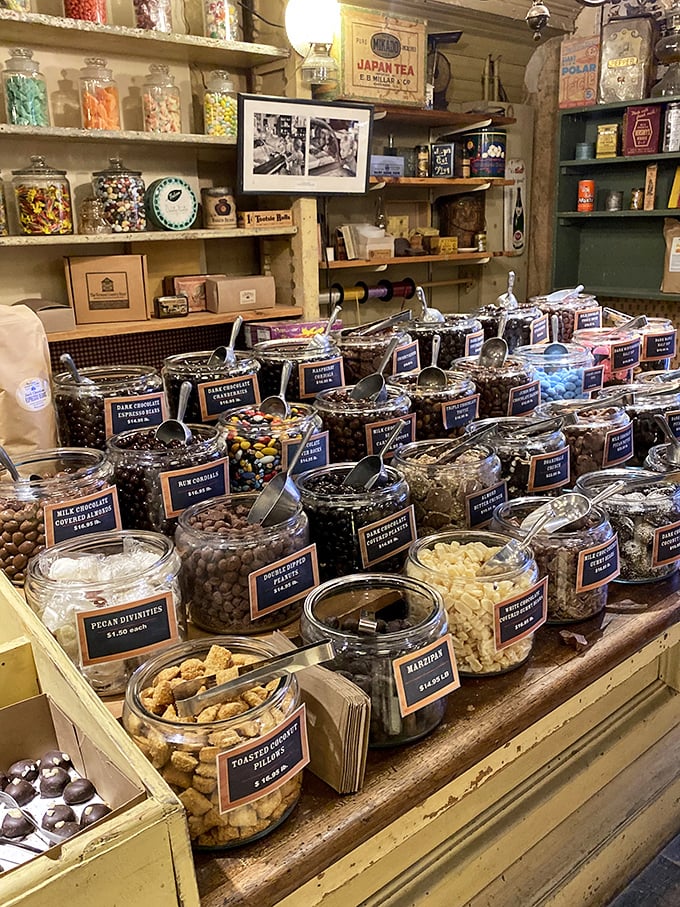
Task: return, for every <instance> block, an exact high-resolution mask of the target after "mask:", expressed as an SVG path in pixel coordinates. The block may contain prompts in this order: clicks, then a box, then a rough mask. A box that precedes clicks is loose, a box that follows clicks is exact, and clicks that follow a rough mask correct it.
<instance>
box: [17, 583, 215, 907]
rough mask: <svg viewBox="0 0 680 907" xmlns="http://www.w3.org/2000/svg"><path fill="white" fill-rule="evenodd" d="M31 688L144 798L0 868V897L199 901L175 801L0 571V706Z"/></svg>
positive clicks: (143, 904)
mask: <svg viewBox="0 0 680 907" xmlns="http://www.w3.org/2000/svg"><path fill="white" fill-rule="evenodd" d="M40 693H46V694H48V695H49V697H50V699H51V701H52V702H53V703H54V705H55V706H56V707H57V708H58V709H59V710H60V711H61V712H63V713H64V714H65V715H66V716H67V717H68V719H69V721H71V722H72V723H73V724H74V725H75V726H76V727H77V728H79V729H80V730H81V731H82V732H83V734H84V735H86V737H87V739H88V740H89V742H90V743H91V744H92V746H93V747H95V748H96V749H97V750H98V751H99V752H100V753H101V755H102V756H103V757H104V758H105V759H107V760H109V761H110V763H111V765H112V766H113V767H114V768H115V770H116V772H117V773H118V774H119V775H120V776H121V777H122V778H124V779H126V780H127V782H128V783H129V784H130V785H132V786H133V787H134V788H136V789H138V790H140V791H143V792H144V794H145V796H144V798H143V799H142V800H141V802H136V803H133V804H132V805H129V807H128V808H126V809H124V810H123V811H122V812H121V813H120V814H119V815H114V816H111V817H108V819H107V821H106V824H105V825H104V824H103V823H102V825H98V826H95V827H93V828H91V829H87V830H86V831H84V832H82V833H81V834H79V835H77V836H76V837H74V838H73V839H71V840H67V841H65V842H64V843H63V844H62V845H61V849H60V852H59V853H58V855H57V856H56V858H54V856H47V855H45V854H42V855H40V856H37V857H36V858H35V859H34V860H31V861H30V862H29V863H26V864H24V865H23V866H20V867H17V868H16V869H14V870H12V871H11V872H8V873H6V874H3V875H0V904H2V905H3V907H18V905H21V907H45V905H46V904H60V905H61V904H68V907H91V905H92V903H93V902H95V901H98V902H101V903H102V904H104V903H106V904H114V903H115V904H118V903H120V904H123V903H124V904H125V905H126V907H198V905H199V899H198V893H197V889H196V877H195V874H194V866H193V859H192V854H191V848H190V846H189V837H188V834H187V828H186V820H185V814H184V809H183V807H182V805H181V804H180V802H179V800H178V799H177V798H176V797H175V795H174V794H173V792H172V791H171V790H170V788H169V787H168V786H167V785H166V783H165V782H164V781H163V779H162V778H161V777H160V775H159V774H158V773H157V772H156V771H155V769H154V768H153V767H152V766H151V764H150V763H149V762H148V761H147V760H146V758H145V757H144V756H143V755H142V753H141V752H140V751H139V750H138V749H137V747H136V746H135V745H134V744H133V742H132V741H131V740H130V739H129V738H128V736H127V734H126V733H125V731H124V730H123V729H122V728H121V727H120V725H119V724H118V723H117V722H116V721H115V719H114V718H113V717H112V715H111V714H110V713H109V711H108V709H107V708H106V707H105V706H104V704H103V703H102V702H101V701H100V699H99V697H98V696H97V695H96V694H95V693H94V691H93V690H92V689H91V688H90V687H89V686H88V684H87V683H86V682H85V681H84V680H83V678H82V677H81V676H80V674H79V673H78V671H77V670H76V669H75V667H74V666H73V665H72V664H71V661H70V660H69V659H68V657H67V656H66V655H65V653H64V652H63V651H62V649H61V647H60V646H59V645H58V643H57V642H56V641H55V640H54V639H53V638H52V636H51V634H50V633H49V632H48V631H47V630H46V629H45V628H44V627H43V625H42V624H41V623H40V621H39V620H38V618H37V617H36V616H35V615H34V614H33V612H32V611H31V610H30V608H29V607H28V605H26V603H25V602H24V600H23V598H22V597H21V595H20V594H19V593H18V592H17V590H16V589H14V588H13V587H12V586H11V584H10V583H9V581H8V580H7V578H6V577H5V576H4V574H0V708H2V707H5V706H9V705H13V704H14V703H17V702H21V701H22V700H24V699H28V698H30V697H32V696H38V695H39V694H40Z"/></svg>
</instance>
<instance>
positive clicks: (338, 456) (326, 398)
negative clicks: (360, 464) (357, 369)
mask: <svg viewBox="0 0 680 907" xmlns="http://www.w3.org/2000/svg"><path fill="white" fill-rule="evenodd" d="M351 390H352V388H351V387H342V388H338V389H337V390H327V391H322V392H321V393H320V394H317V397H316V402H315V406H316V410H317V412H318V413H319V415H320V416H321V418H322V420H323V424H324V428H325V429H326V431H328V434H329V440H328V446H329V450H330V458H331V462H340V461H350V460H360V459H361V458H362V457H365V456H367V455H368V454H369V453H375V452H377V450H379V449H380V447H381V446H382V442H383V441H385V440H386V438H387V436H388V435H389V433H390V431H391V430H392V428H394V426H395V424H396V422H397V420H399V419H402V418H403V417H404V416H407V415H408V414H409V413H410V412H411V398H410V397H409V396H408V395H407V394H405V393H404V392H403V391H402V389H401V388H400V387H397V386H394V385H391V384H388V385H387V387H386V388H385V391H386V393H385V399H384V400H353V399H352V397H351V396H350V393H351ZM413 430H414V420H413V418H411V419H409V420H408V422H407V425H405V426H404V431H403V434H400V435H399V438H398V440H397V441H396V442H395V446H396V444H397V443H403V441H405V440H408V441H413V440H414V438H413Z"/></svg>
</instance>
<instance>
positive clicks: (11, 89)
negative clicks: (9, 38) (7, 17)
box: [2, 47, 50, 126]
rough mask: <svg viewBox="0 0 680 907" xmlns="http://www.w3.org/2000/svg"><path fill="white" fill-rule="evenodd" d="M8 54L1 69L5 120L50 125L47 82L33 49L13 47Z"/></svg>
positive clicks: (12, 122) (15, 123) (18, 123)
mask: <svg viewBox="0 0 680 907" xmlns="http://www.w3.org/2000/svg"><path fill="white" fill-rule="evenodd" d="M9 54H10V58H9V60H5V69H4V70H3V73H2V86H3V92H4V97H5V115H6V117H7V122H8V123H9V124H10V125H11V126H49V125H50V111H49V105H48V101H47V85H46V83H45V76H44V75H43V74H42V73H41V72H40V68H39V66H38V63H37V62H36V61H35V60H33V51H32V50H29V49H28V48H26V47H14V48H12V50H10V52H9Z"/></svg>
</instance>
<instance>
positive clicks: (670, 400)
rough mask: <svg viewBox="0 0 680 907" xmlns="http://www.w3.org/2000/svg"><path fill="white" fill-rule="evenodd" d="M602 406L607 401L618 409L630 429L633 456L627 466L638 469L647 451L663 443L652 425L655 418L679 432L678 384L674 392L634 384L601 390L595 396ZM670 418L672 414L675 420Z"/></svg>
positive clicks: (660, 435) (679, 402)
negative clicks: (625, 413) (665, 422)
mask: <svg viewBox="0 0 680 907" xmlns="http://www.w3.org/2000/svg"><path fill="white" fill-rule="evenodd" d="M597 399H598V400H602V402H603V404H604V405H606V404H607V402H609V401H610V400H611V402H612V403H616V404H617V405H619V406H622V407H623V408H624V409H625V411H626V412H627V413H628V416H629V417H630V421H631V424H632V426H633V456H632V457H631V458H630V460H628V462H627V465H628V466H642V465H643V464H644V462H645V459H646V457H647V454H648V453H649V451H650V449H651V448H652V447H654V446H655V445H657V444H661V443H662V442H663V441H664V438H665V435H664V433H663V431H662V430H661V428H659V425H658V423H657V421H656V419H657V417H659V416H661V417H664V418H665V417H666V416H670V418H669V420H668V421H669V424H670V425H671V426H673V425H675V426H678V427H679V428H680V425H679V424H678V419H679V418H680V384H679V385H678V388H677V390H672V389H671V388H669V389H667V390H666V389H664V387H663V386H662V385H659V384H653V383H642V382H638V381H636V382H635V383H634V384H630V385H628V386H627V387H626V388H625V394H624V396H623V398H622V397H621V388H615V387H613V388H605V390H604V391H602V393H601V394H599V395H598V398H597ZM673 414H676V415H675V416H674V415H673Z"/></svg>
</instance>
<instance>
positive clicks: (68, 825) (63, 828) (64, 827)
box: [52, 822, 80, 838]
mask: <svg viewBox="0 0 680 907" xmlns="http://www.w3.org/2000/svg"><path fill="white" fill-rule="evenodd" d="M52 831H53V833H54V834H55V835H59V837H60V838H71V837H73V835H77V834H78V832H79V831H80V825H78V823H77V822H57V824H56V825H55V826H54V828H53V829H52Z"/></svg>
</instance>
